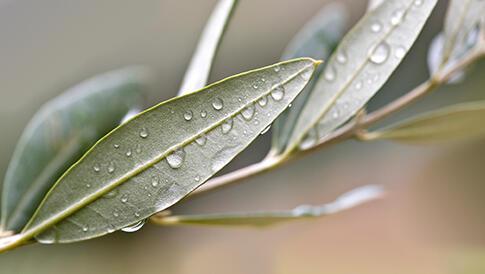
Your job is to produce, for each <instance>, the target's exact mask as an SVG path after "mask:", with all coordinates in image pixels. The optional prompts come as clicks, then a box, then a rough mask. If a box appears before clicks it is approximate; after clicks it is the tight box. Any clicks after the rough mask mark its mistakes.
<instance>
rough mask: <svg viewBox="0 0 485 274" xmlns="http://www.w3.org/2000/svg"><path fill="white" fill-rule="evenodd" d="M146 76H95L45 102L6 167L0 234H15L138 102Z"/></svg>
mask: <svg viewBox="0 0 485 274" xmlns="http://www.w3.org/2000/svg"><path fill="white" fill-rule="evenodd" d="M145 78H146V77H145V72H144V70H143V69H141V68H133V67H132V68H126V69H121V70H117V71H113V72H109V73H106V74H102V75H99V76H96V77H94V78H92V79H90V80H87V81H85V82H82V83H81V84H79V85H77V86H75V87H73V88H72V89H70V90H68V91H67V92H65V93H63V94H61V95H60V96H58V97H56V98H54V99H52V100H51V101H49V102H47V103H46V104H45V105H44V106H43V107H42V108H41V109H40V110H39V111H38V112H37V113H36V114H35V116H34V118H33V119H32V120H31V121H30V122H29V124H28V125H27V127H26V128H25V130H24V132H23V133H22V136H21V137H20V140H19V142H18V144H17V146H16V148H15V151H14V154H13V156H12V160H11V162H10V165H9V167H8V170H7V173H6V176H5V180H4V185H3V193H2V222H1V227H2V228H1V229H0V230H13V231H18V230H20V229H21V228H22V227H23V226H24V225H25V224H26V223H27V221H28V219H29V218H30V217H31V216H32V214H33V213H34V211H35V209H36V208H37V206H38V205H39V203H40V201H41V200H42V198H43V197H44V195H45V194H46V192H47V191H48V190H49V188H50V187H51V186H52V185H53V184H54V183H55V181H56V180H57V179H58V178H59V177H60V176H61V175H62V173H64V172H65V171H66V169H67V168H68V167H69V166H70V165H72V164H73V163H74V162H75V161H76V160H77V159H78V158H79V157H80V156H81V155H82V154H83V153H84V152H86V150H87V149H88V148H89V147H91V146H92V145H93V144H94V143H95V142H96V140H98V139H99V138H101V137H102V136H103V135H105V134H106V133H108V132H109V131H110V130H112V129H113V128H115V127H116V126H117V125H118V124H119V123H120V121H121V119H122V118H123V117H124V116H125V115H126V114H127V113H128V112H129V110H130V109H133V108H139V107H140V106H141V101H142V93H141V91H142V89H143V88H144V87H143V82H144V80H145Z"/></svg>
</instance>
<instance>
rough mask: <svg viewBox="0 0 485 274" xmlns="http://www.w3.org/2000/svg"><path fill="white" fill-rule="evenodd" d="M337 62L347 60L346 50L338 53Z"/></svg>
mask: <svg viewBox="0 0 485 274" xmlns="http://www.w3.org/2000/svg"><path fill="white" fill-rule="evenodd" d="M337 62H339V63H340V64H345V63H346V62H347V53H345V51H343V50H341V51H340V52H339V53H338V54H337Z"/></svg>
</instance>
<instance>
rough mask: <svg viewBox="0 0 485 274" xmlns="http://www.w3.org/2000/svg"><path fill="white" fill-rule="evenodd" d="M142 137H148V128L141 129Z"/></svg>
mask: <svg viewBox="0 0 485 274" xmlns="http://www.w3.org/2000/svg"><path fill="white" fill-rule="evenodd" d="M140 137H141V138H146V137H148V130H147V129H146V128H142V129H141V130H140Z"/></svg>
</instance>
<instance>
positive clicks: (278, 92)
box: [271, 85, 285, 101]
mask: <svg viewBox="0 0 485 274" xmlns="http://www.w3.org/2000/svg"><path fill="white" fill-rule="evenodd" d="M271 97H272V98H273V99H274V100H275V101H281V99H283V97H285V88H284V87H283V86H282V85H278V86H276V87H273V90H272V91H271Z"/></svg>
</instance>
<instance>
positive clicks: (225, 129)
mask: <svg viewBox="0 0 485 274" xmlns="http://www.w3.org/2000/svg"><path fill="white" fill-rule="evenodd" d="M233 123H234V122H233V120H232V119H231V118H229V119H227V120H226V121H224V123H222V125H221V129H222V133H223V134H227V133H229V131H231V129H232V125H233Z"/></svg>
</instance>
